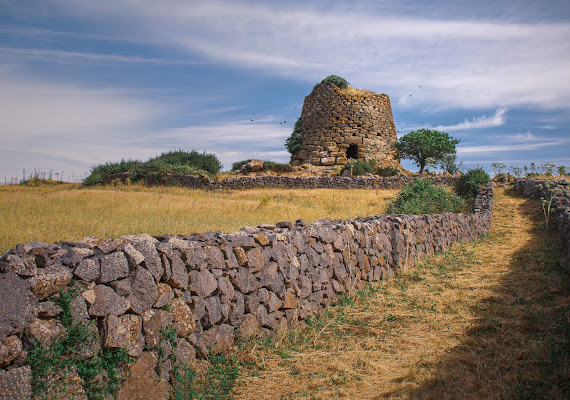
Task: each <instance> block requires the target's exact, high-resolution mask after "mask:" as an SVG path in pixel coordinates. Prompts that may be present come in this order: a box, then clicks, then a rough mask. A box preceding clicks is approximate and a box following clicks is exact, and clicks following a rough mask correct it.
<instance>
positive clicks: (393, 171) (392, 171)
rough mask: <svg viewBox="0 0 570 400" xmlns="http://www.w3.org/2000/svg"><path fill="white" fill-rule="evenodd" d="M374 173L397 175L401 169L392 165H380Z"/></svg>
mask: <svg viewBox="0 0 570 400" xmlns="http://www.w3.org/2000/svg"><path fill="white" fill-rule="evenodd" d="M374 173H375V174H376V175H378V176H396V175H398V173H399V171H398V168H392V167H378V168H376V169H375V170H374Z"/></svg>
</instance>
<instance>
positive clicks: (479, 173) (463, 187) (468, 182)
mask: <svg viewBox="0 0 570 400" xmlns="http://www.w3.org/2000/svg"><path fill="white" fill-rule="evenodd" d="M489 180H490V178H489V175H488V174H487V173H486V172H485V171H484V170H483V168H481V167H478V168H473V169H470V170H469V171H467V173H465V174H463V175H461V176H460V177H459V179H457V182H456V183H455V193H457V194H458V195H460V196H461V197H463V198H464V199H473V198H475V194H476V191H477V188H478V187H479V185H485V184H487V183H489Z"/></svg>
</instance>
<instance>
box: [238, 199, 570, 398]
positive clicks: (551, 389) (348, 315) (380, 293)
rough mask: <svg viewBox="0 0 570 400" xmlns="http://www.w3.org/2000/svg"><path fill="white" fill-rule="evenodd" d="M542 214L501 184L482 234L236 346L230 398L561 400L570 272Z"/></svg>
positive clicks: (566, 376)
mask: <svg viewBox="0 0 570 400" xmlns="http://www.w3.org/2000/svg"><path fill="white" fill-rule="evenodd" d="M541 218H542V210H541V208H540V204H539V203H538V202H536V201H532V200H527V199H523V198H519V197H516V196H513V195H512V194H510V192H505V191H502V190H499V191H498V193H497V196H496V201H495V219H494V226H493V230H492V232H491V233H490V234H489V235H487V236H486V237H485V238H483V239H480V240H478V241H477V242H475V243H467V244H463V245H459V246H456V247H454V248H453V249H452V250H451V251H448V252H446V253H442V254H438V255H436V256H434V257H432V258H430V259H429V260H428V261H426V262H424V263H422V264H421V265H418V266H416V267H414V268H412V269H411V270H409V271H407V272H406V273H405V274H403V275H402V276H401V277H398V278H395V279H392V280H389V281H387V282H383V283H380V284H378V285H377V286H373V287H371V288H370V289H368V290H366V293H360V294H359V295H356V296H355V297H353V298H348V299H345V300H344V301H342V302H341V303H340V304H339V306H337V307H334V308H332V309H331V310H330V311H329V312H327V313H326V315H323V316H321V317H320V318H318V319H315V320H313V321H310V322H309V324H307V326H306V327H305V328H303V329H299V330H298V331H296V332H293V333H290V334H288V335H287V336H285V337H283V338H282V339H281V340H280V341H279V342H278V343H277V344H275V343H272V342H269V341H268V342H256V343H253V342H252V343H248V344H247V345H245V346H244V348H242V349H241V351H240V354H239V357H240V359H241V362H242V363H246V364H248V365H249V367H248V368H246V369H245V370H243V371H242V377H241V378H240V381H239V382H238V384H237V387H236V388H235V390H234V393H235V395H236V398H238V399H303V398H305V399H330V398H347V399H384V398H394V399H409V398H414V399H416V398H421V399H441V398H447V399H510V398H512V399H536V398H552V399H563V398H567V396H569V393H570V357H568V355H569V354H568V353H569V341H570V323H569V319H570V296H569V293H570V290H569V279H568V275H567V274H565V272H564V271H563V270H562V268H561V266H560V261H561V260H560V257H561V253H560V248H559V243H558V239H557V237H556V235H555V233H554V232H545V231H544V230H541V229H540V227H539V224H540V222H541Z"/></svg>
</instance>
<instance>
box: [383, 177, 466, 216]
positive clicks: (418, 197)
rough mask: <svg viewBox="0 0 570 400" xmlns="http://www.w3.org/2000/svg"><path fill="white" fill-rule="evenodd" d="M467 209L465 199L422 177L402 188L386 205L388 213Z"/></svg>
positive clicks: (434, 212) (439, 211)
mask: <svg viewBox="0 0 570 400" xmlns="http://www.w3.org/2000/svg"><path fill="white" fill-rule="evenodd" d="M465 210H466V205H465V201H464V200H463V199H462V198H461V197H459V196H458V195H456V194H455V193H452V192H448V191H447V190H445V189H444V188H442V187H438V186H435V185H434V184H433V183H431V181H429V180H420V179H416V180H415V181H413V182H412V183H411V185H410V186H408V187H405V188H404V189H402V190H401V191H400V193H399V194H398V196H397V197H396V199H395V200H394V201H392V202H391V203H389V204H388V205H387V207H386V212H387V213H388V214H439V213H443V212H463V211H465Z"/></svg>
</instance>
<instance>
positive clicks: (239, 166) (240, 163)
mask: <svg viewBox="0 0 570 400" xmlns="http://www.w3.org/2000/svg"><path fill="white" fill-rule="evenodd" d="M251 160H252V159H251V158H250V159H249V160H242V161H236V162H235V163H233V164H232V171H239V170H240V169H242V168H243V167H244V166H245V164H247V163H248V162H250V161H251Z"/></svg>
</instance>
